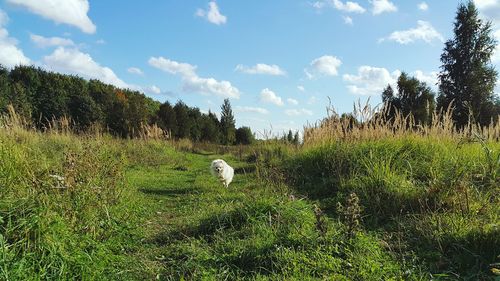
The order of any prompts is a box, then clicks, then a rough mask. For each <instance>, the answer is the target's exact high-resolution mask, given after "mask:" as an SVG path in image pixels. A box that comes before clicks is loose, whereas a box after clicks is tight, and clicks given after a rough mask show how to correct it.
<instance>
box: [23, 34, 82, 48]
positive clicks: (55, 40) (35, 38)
mask: <svg viewBox="0 0 500 281" xmlns="http://www.w3.org/2000/svg"><path fill="white" fill-rule="evenodd" d="M30 39H31V41H32V42H33V43H35V45H36V46H37V47H38V48H47V47H56V46H61V47H64V46H74V45H75V43H74V42H73V41H72V40H71V39H67V38H61V37H43V36H40V35H36V34H31V35H30Z"/></svg>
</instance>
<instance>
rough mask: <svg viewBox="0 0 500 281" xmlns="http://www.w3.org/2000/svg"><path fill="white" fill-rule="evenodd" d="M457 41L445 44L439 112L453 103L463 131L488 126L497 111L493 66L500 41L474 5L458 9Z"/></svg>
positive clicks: (469, 2) (455, 29)
mask: <svg viewBox="0 0 500 281" xmlns="http://www.w3.org/2000/svg"><path fill="white" fill-rule="evenodd" d="M453 33H454V37H453V39H450V40H448V41H447V42H446V43H445V48H444V51H443V54H442V55H441V62H442V65H441V72H440V74H439V82H440V84H439V90H440V93H439V97H438V99H437V100H438V108H442V109H447V108H448V106H449V105H450V104H451V103H452V102H453V107H454V110H453V119H454V121H455V122H456V124H457V125H458V126H459V127H463V126H465V125H466V124H467V123H468V121H469V112H471V113H472V116H471V117H472V118H473V120H472V121H474V122H479V123H480V124H482V125H486V124H488V123H489V122H490V120H491V118H496V116H493V114H494V110H492V109H494V108H495V101H494V99H495V97H494V92H493V91H494V88H495V83H496V80H497V72H496V70H495V69H494V67H493V66H492V64H491V55H492V54H493V51H494V50H495V46H496V41H495V39H494V38H493V36H492V29H491V22H488V21H487V22H484V21H483V20H481V19H480V18H479V13H478V10H477V9H476V6H475V5H474V2H473V1H468V2H467V3H461V4H459V6H458V10H457V14H456V17H455V23H454V28H453Z"/></svg>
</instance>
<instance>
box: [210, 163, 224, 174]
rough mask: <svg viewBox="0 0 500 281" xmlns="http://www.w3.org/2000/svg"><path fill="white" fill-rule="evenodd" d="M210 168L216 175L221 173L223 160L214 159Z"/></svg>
mask: <svg viewBox="0 0 500 281" xmlns="http://www.w3.org/2000/svg"><path fill="white" fill-rule="evenodd" d="M212 170H213V171H214V172H215V173H216V174H218V175H220V174H222V171H224V162H223V161H222V160H214V161H213V162H212Z"/></svg>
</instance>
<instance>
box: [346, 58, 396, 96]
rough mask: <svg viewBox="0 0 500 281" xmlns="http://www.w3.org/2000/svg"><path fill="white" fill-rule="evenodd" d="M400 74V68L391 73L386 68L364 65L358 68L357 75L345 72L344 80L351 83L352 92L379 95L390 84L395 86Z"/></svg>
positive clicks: (350, 89) (348, 87)
mask: <svg viewBox="0 0 500 281" xmlns="http://www.w3.org/2000/svg"><path fill="white" fill-rule="evenodd" d="M400 74H401V72H400V71H399V70H396V71H393V72H392V73H390V72H389V71H388V70H387V69H385V68H379V67H372V66H367V65H364V66H361V67H359V68H358V74H357V75H352V74H344V76H343V80H344V81H345V82H347V83H349V84H350V85H347V89H348V90H349V92H351V93H352V94H357V95H379V94H381V93H382V91H383V89H384V88H385V87H386V86H387V85H388V84H390V85H392V86H393V87H395V84H396V80H397V78H398V77H399V75H400Z"/></svg>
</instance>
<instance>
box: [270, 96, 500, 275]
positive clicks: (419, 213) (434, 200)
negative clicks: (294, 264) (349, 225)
mask: <svg viewBox="0 0 500 281" xmlns="http://www.w3.org/2000/svg"><path fill="white" fill-rule="evenodd" d="M356 110H357V111H356V112H355V113H354V116H356V117H357V119H358V120H364V122H361V123H360V124H355V125H353V124H352V122H351V123H350V122H349V120H348V119H342V118H339V116H338V115H337V114H336V113H335V112H333V114H330V116H329V117H328V118H326V119H324V120H323V121H322V122H320V123H319V124H317V125H314V126H310V127H308V128H306V129H305V131H304V147H303V148H302V149H301V150H300V151H299V152H298V153H295V154H293V155H290V157H287V158H285V159H284V160H283V163H284V164H282V165H280V168H281V170H280V171H281V175H284V181H285V182H287V183H288V184H289V185H290V186H292V187H293V188H295V189H296V190H297V192H299V193H300V194H302V195H303V196H307V198H310V199H312V200H316V201H317V202H318V204H319V206H321V208H322V209H324V210H325V211H326V213H327V214H328V215H329V216H330V217H331V218H334V219H338V220H345V210H347V208H344V207H341V208H339V207H338V205H339V203H340V204H341V205H342V204H346V203H348V201H349V200H348V199H347V198H349V196H352V194H355V195H356V197H358V198H359V205H360V210H362V214H361V216H360V221H361V228H363V229H365V231H367V232H375V233H378V234H379V235H380V237H381V239H382V241H384V244H385V245H386V247H387V248H388V249H389V250H390V252H391V253H392V255H393V256H395V257H397V259H398V260H400V261H405V260H408V259H413V260H415V259H416V262H417V263H421V265H423V266H424V268H425V269H424V270H425V271H428V272H430V273H432V274H434V276H441V277H443V278H450V279H470V280H489V279H492V278H493V274H492V272H491V271H490V270H493V271H495V269H494V268H492V267H490V265H493V264H495V262H498V258H499V255H500V228H499V224H498V223H499V222H500V200H499V198H500V176H499V175H500V143H499V142H498V140H499V137H500V122H497V123H495V124H491V125H490V126H488V127H480V126H478V125H475V124H471V123H470V124H469V125H468V126H466V127H464V128H462V129H457V128H455V126H454V125H453V122H452V120H451V114H450V112H451V111H450V110H451V109H450V110H448V111H447V112H444V113H435V114H434V116H433V121H432V123H431V124H428V125H422V124H415V122H414V121H413V118H412V116H411V115H410V116H406V117H404V116H402V115H401V114H397V115H396V117H395V118H394V119H393V120H387V119H386V118H385V117H384V116H385V115H384V114H380V113H377V112H375V111H373V110H372V109H370V108H369V107H368V106H365V107H361V106H360V105H359V104H358V106H357V109H356Z"/></svg>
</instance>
